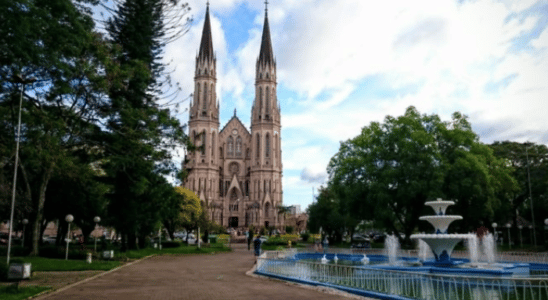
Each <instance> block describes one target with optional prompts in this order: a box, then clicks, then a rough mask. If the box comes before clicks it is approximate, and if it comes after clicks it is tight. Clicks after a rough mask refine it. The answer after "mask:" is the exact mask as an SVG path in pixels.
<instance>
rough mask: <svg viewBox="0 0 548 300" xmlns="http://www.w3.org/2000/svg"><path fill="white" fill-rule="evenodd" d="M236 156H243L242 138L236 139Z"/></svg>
mask: <svg viewBox="0 0 548 300" xmlns="http://www.w3.org/2000/svg"><path fill="white" fill-rule="evenodd" d="M236 156H238V157H240V156H242V138H241V137H240V136H238V137H237V138H236Z"/></svg>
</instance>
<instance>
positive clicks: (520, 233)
mask: <svg viewBox="0 0 548 300" xmlns="http://www.w3.org/2000/svg"><path fill="white" fill-rule="evenodd" d="M518 228H519V245H520V247H521V248H523V233H522V232H521V230H522V229H523V226H521V225H519V226H518Z"/></svg>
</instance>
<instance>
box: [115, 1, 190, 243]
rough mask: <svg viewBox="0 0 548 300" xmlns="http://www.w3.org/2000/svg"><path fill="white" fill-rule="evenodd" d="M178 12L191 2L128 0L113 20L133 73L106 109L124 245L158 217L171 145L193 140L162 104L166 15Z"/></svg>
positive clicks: (125, 66) (122, 59)
mask: <svg viewBox="0 0 548 300" xmlns="http://www.w3.org/2000/svg"><path fill="white" fill-rule="evenodd" d="M174 11H176V12H178V13H179V14H180V15H184V14H186V13H187V12H188V5H187V4H179V3H178V2H177V1H164V0H127V1H124V2H123V3H121V4H120V5H119V6H118V7H117V9H116V12H115V14H114V16H113V17H112V18H111V19H109V21H108V26H107V29H108V32H109V34H110V37H111V39H112V42H113V43H114V44H116V45H118V46H119V47H120V53H121V54H120V55H119V57H118V58H117V61H118V63H119V64H120V67H121V69H122V70H123V72H127V75H128V80H127V82H126V83H125V84H124V85H122V86H117V87H113V88H112V89H111V90H110V91H109V95H110V99H111V103H110V106H108V107H107V108H106V109H105V118H106V119H107V120H108V121H107V128H108V131H109V134H108V135H107V137H106V145H107V147H106V151H107V152H108V153H107V156H109V160H108V163H107V164H106V171H107V173H108V175H109V177H110V178H111V183H112V185H113V193H112V194H111V198H110V203H109V207H108V213H109V216H110V220H109V222H110V223H111V224H112V225H113V226H114V227H115V228H116V229H117V230H118V231H119V232H121V233H122V243H123V249H127V248H129V249H133V248H135V247H136V246H137V245H136V237H137V234H139V235H141V238H140V239H139V240H143V239H144V235H146V234H148V233H149V232H150V230H151V228H153V225H154V223H157V222H158V221H159V216H158V215H157V214H155V213H154V212H155V210H154V209H151V206H150V202H151V201H152V202H154V201H160V200H161V199H154V195H153V194H151V193H150V190H152V189H153V188H154V184H155V183H158V182H159V181H158V180H157V177H156V176H157V175H158V174H161V173H166V172H169V171H170V169H171V168H172V167H173V166H171V165H170V158H171V156H170V153H171V150H173V149H174V147H177V146H180V145H183V144H184V143H185V142H186V141H187V140H188V139H187V137H186V135H185V134H184V132H183V127H182V126H181V124H180V123H179V122H178V120H177V119H175V118H174V117H173V116H171V115H170V112H169V110H168V109H162V108H161V105H159V101H160V100H161V96H162V85H163V84H165V82H164V78H166V76H165V72H164V68H165V66H164V64H163V63H162V61H161V59H162V57H161V55H162V50H163V47H164V46H165V44H166V43H167V42H169V41H170V40H172V39H173V36H171V35H170V32H171V31H172V27H173V26H174V24H170V23H166V22H165V20H166V15H169V14H170V13H171V14H172V13H173V12H174ZM168 20H169V18H168ZM188 21H189V20H188V19H187V22H188ZM182 26H183V27H184V25H182ZM182 33H184V32H182ZM164 184H167V183H164ZM157 197H160V196H159V195H158V196H157ZM156 211H157V210H156Z"/></svg>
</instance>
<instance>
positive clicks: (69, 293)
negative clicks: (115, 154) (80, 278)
mask: <svg viewBox="0 0 548 300" xmlns="http://www.w3.org/2000/svg"><path fill="white" fill-rule="evenodd" d="M233 249H234V251H233V252H231V253H221V254H215V255H188V256H155V257H151V258H148V259H145V260H142V261H139V262H137V263H134V264H131V265H128V266H125V267H122V268H120V269H119V270H115V271H113V272H110V273H108V274H105V275H103V276H100V277H98V278H94V279H92V280H88V281H85V282H83V283H81V284H77V285H75V286H72V287H70V288H68V289H65V290H61V291H57V292H53V293H51V294H45V295H42V296H40V297H38V298H37V299H48V300H53V299H63V300H69V299H78V300H84V299H94V300H95V299H120V300H123V299H193V300H198V299H208V300H209V299H242V300H245V299H281V300H290V299H299V300H305V299H348V298H346V297H344V296H343V293H338V292H337V293H333V292H330V293H325V292H321V291H318V290H317V288H310V287H303V286H299V285H296V284H291V283H286V282H283V281H278V280H272V279H266V278H261V277H258V276H248V275H246V272H247V271H249V270H250V269H251V268H252V267H253V264H254V262H255V257H254V256H253V254H252V251H248V250H247V245H245V244H233ZM347 295H348V294H347ZM352 298H359V299H364V298H360V297H357V296H352Z"/></svg>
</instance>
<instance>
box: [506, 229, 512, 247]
mask: <svg viewBox="0 0 548 300" xmlns="http://www.w3.org/2000/svg"><path fill="white" fill-rule="evenodd" d="M511 227H512V224H510V223H508V224H506V228H508V248H509V249H512V239H511V238H510V228H511Z"/></svg>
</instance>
